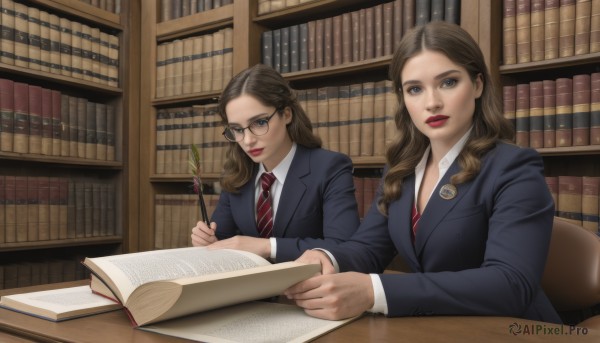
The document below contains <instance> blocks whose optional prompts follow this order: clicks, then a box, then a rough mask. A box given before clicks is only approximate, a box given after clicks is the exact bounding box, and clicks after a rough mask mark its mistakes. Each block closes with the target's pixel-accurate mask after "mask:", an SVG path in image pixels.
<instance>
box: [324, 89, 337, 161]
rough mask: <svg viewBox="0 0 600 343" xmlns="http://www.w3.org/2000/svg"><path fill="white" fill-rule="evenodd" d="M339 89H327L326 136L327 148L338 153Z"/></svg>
mask: <svg viewBox="0 0 600 343" xmlns="http://www.w3.org/2000/svg"><path fill="white" fill-rule="evenodd" d="M339 104H340V99H339V87H338V86H329V87H327V110H328V122H327V135H328V136H329V148H330V149H331V150H333V151H340V113H339Z"/></svg>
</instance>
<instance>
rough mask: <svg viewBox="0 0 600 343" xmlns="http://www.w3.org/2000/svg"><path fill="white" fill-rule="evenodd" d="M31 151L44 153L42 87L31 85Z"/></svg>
mask: <svg viewBox="0 0 600 343" xmlns="http://www.w3.org/2000/svg"><path fill="white" fill-rule="evenodd" d="M29 153H30V154H38V155H39V154H41V153H42V87H40V86H33V85H29Z"/></svg>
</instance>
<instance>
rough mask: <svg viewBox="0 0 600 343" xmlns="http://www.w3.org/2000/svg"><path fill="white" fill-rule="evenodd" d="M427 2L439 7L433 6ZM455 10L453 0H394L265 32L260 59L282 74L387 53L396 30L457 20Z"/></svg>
mask: <svg viewBox="0 0 600 343" xmlns="http://www.w3.org/2000/svg"><path fill="white" fill-rule="evenodd" d="M433 3H435V4H441V7H435V8H434V7H432V6H431V4H433ZM444 5H446V6H444ZM434 10H435V12H434ZM430 14H431V15H430ZM459 14H460V4H459V3H458V2H457V1H450V0H446V3H444V1H443V0H442V1H437V0H434V2H432V3H429V2H428V1H417V2H416V3H415V2H411V1H402V0H396V1H393V2H387V3H383V4H379V5H377V6H374V7H368V8H363V9H360V10H358V11H353V12H346V13H343V14H340V15H337V16H334V17H328V18H324V19H318V20H314V21H309V22H307V23H302V24H299V25H294V26H289V27H284V28H280V29H276V30H272V31H265V32H263V33H262V62H263V64H266V65H269V66H272V67H273V68H274V69H276V70H277V71H279V72H281V73H288V72H296V71H301V70H310V69H314V68H322V67H330V66H335V65H340V64H344V63H350V62H357V61H364V60H369V59H373V58H377V57H382V56H390V55H392V53H393V52H394V50H395V49H396V47H398V44H399V43H400V40H401V38H402V34H403V33H405V32H406V31H407V30H409V29H410V28H412V27H413V26H415V25H420V24H425V23H427V22H429V21H430V20H447V21H450V22H454V23H459V21H458V20H459Z"/></svg>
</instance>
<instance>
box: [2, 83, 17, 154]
mask: <svg viewBox="0 0 600 343" xmlns="http://www.w3.org/2000/svg"><path fill="white" fill-rule="evenodd" d="M14 93H15V83H14V81H13V80H8V79H0V120H1V126H0V127H1V128H2V129H1V131H0V149H1V150H2V151H8V152H12V151H13V139H14V138H13V136H14V128H15V94H14Z"/></svg>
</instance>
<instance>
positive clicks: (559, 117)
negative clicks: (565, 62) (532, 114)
mask: <svg viewBox="0 0 600 343" xmlns="http://www.w3.org/2000/svg"><path fill="white" fill-rule="evenodd" d="M572 130H573V80H571V79H569V78H558V79H556V146H557V147H563V146H571V145H573V144H572V143H573V132H572Z"/></svg>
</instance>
